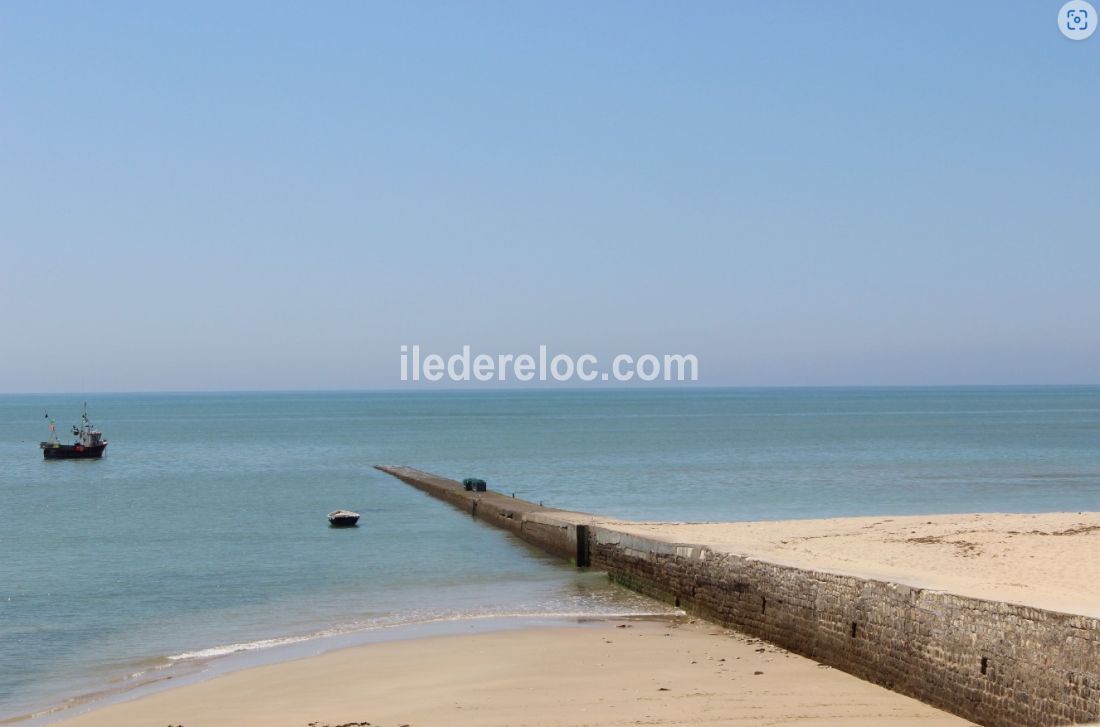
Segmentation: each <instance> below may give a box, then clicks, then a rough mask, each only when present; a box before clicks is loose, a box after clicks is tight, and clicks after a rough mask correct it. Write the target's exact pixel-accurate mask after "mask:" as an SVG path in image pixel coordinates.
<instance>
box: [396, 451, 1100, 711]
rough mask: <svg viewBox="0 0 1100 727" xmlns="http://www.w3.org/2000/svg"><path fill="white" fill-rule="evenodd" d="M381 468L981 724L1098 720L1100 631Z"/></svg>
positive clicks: (695, 608)
mask: <svg viewBox="0 0 1100 727" xmlns="http://www.w3.org/2000/svg"><path fill="white" fill-rule="evenodd" d="M378 469H381V470H382V471H384V472H388V473H389V474H392V475H394V476H395V477H398V478H400V479H401V480H403V481H405V482H407V483H409V484H410V485H413V486H414V487H417V488H419V489H421V490H424V491H425V492H428V493H429V494H431V495H433V496H435V497H438V498H440V499H443V500H445V501H447V502H450V503H451V504H452V505H454V506H455V507H457V508H459V509H461V510H464V511H466V512H468V513H470V514H471V515H473V516H474V517H477V518H478V519H479V520H482V521H484V522H486V523H489V524H491V525H495V526H497V527H501V528H504V529H506V530H509V531H510V532H512V533H515V534H516V535H517V536H518V537H520V538H522V539H524V540H526V541H527V542H529V543H532V544H533V545H536V546H539V547H541V548H543V549H545V550H547V551H549V552H551V553H554V554H557V555H560V556H562V557H565V558H571V559H573V560H574V561H575V562H577V563H579V564H582V565H583V564H585V563H590V564H591V566H592V567H594V568H598V569H600V570H604V571H607V573H608V574H609V576H610V577H611V578H612V579H613V580H615V581H616V582H618V583H621V584H622V585H624V586H627V587H628V588H631V589H633V590H635V591H638V592H640V593H644V594H646V595H649V596H651V597H653V598H656V599H659V600H662V601H665V602H667V603H671V604H675V605H677V606H679V607H680V608H682V609H684V610H685V611H687V612H688V613H690V614H693V615H696V616H698V617H700V618H704V619H706V620H708V621H713V622H714V623H717V624H721V625H723V626H726V627H729V628H734V629H737V630H738V631H742V632H744V633H747V634H751V635H753V636H757V637H759V638H762V639H764V640H766V641H769V642H771V643H774V644H777V645H779V646H782V647H784V648H786V649H789V650H790V651H793V652H795V653H798V654H802V655H805V656H807V657H810V658H812V659H815V660H817V661H819V662H821V663H823V664H828V665H830V666H833V667H836V668H838V669H842V670H844V671H846V672H849V673H851V674H854V675H855V676H858V677H860V678H863V679H866V680H867V681H870V682H873V683H875V684H880V685H882V686H885V687H888V688H890V689H893V690H895V691H898V692H900V693H902V694H907V695H909V696H912V697H914V698H916V699H919V700H921V701H923V702H926V703H928V704H931V705H933V706H936V707H939V708H941V709H944V710H947V711H949V712H952V713H954V714H957V715H959V716H961V717H964V718H966V719H969V720H972V721H974V722H977V723H979V724H983V725H991V726H992V725H995V726H997V727H1000V726H1002V725H1003V726H1005V727H1040V726H1046V725H1059V724H1069V723H1074V722H1092V721H1097V720H1100V621H1098V620H1097V619H1094V618H1088V617H1085V616H1075V615H1071V614H1064V613H1057V612H1053V611H1047V610H1043V609H1037V608H1029V607H1026V606H1019V605H1014V604H1010V603H1002V602H997V601H986V600H981V599H976V598H969V597H965V596H958V595H953V594H950V593H944V592H940V591H931V590H926V589H920V588H913V587H910V586H906V585H902V584H897V583H888V582H884V581H879V580H874V579H869V578H858V577H854V576H847V575H839V574H835V573H827V572H822V571H815V570H811V569H806V568H795V567H790V566H784V565H779V564H776V563H769V562H767V561H763V560H760V559H757V558H751V557H745V556H738V555H732V554H728V553H720V552H716V551H713V550H710V549H709V548H707V547H706V546H705V545H694V544H674V543H668V542H665V541H661V540H656V539H651V538H647V537H644V536H639V535H635V534H631V533H626V532H622V531H620V530H616V529H615V527H614V525H599V524H594V523H593V520H594V519H595V518H594V517H593V516H589V515H584V514H578V513H569V512H564V511H560V510H554V509H551V508H544V507H541V506H540V505H536V504H534V503H531V502H527V501H525V500H518V499H515V498H510V497H507V496H505V495H501V494H499V493H495V492H487V493H471V492H466V491H465V490H464V489H463V488H462V486H461V485H460V484H459V483H457V482H455V481H454V480H449V479H446V478H443V477H439V476H437V475H432V474H429V473H425V472H420V471H418V470H414V469H410V468H407V467H379V468H378ZM578 533H580V536H581V537H580V538H578Z"/></svg>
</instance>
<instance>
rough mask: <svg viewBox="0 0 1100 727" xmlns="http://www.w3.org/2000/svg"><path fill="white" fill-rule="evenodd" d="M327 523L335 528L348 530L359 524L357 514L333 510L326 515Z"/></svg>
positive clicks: (349, 511)
mask: <svg viewBox="0 0 1100 727" xmlns="http://www.w3.org/2000/svg"><path fill="white" fill-rule="evenodd" d="M328 522H329V524H330V525H332V526H333V527H336V528H350V527H351V526H352V525H355V524H356V523H358V522H359V513H357V512H352V511H351V510H333V511H332V512H330V513H329V514H328Z"/></svg>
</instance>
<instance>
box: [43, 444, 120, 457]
mask: <svg viewBox="0 0 1100 727" xmlns="http://www.w3.org/2000/svg"><path fill="white" fill-rule="evenodd" d="M41 446H42V458H43V459H99V458H100V457H102V456H103V453H104V451H105V450H106V449H107V443H106V442H104V443H102V444H96V445H93V446H90V447H83V446H81V445H78V444H49V443H46V442H43V443H42V445H41Z"/></svg>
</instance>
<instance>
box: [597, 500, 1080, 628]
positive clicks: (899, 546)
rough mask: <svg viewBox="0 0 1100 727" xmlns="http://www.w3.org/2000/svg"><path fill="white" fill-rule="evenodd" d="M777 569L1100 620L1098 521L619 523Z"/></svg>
mask: <svg viewBox="0 0 1100 727" xmlns="http://www.w3.org/2000/svg"><path fill="white" fill-rule="evenodd" d="M615 527H616V528H618V529H621V530H625V531H628V532H636V533H645V534H647V535H650V536H654V537H658V538H660V539H662V540H668V541H670V542H681V543H700V544H705V545H707V546H709V547H711V548H712V549H714V550H719V551H724V552H730V553H737V554H742V555H752V556H757V557H759V558H761V559H763V560H767V561H770V562H773V563H785V564H789V565H794V566H799V567H802V568H814V569H819V570H828V571H833V572H838V573H849V574H853V575H859V576H868V577H873V578H877V579H880V580H886V581H894V582H900V583H905V584H907V585H911V586H917V587H920V588H931V589H935V590H942V591H949V592H951V593H958V594H961V595H966V596H973V597H976V598H985V599H989V600H996V601H1010V602H1013V603H1020V604H1024V605H1028V606H1037V607H1039V608H1046V609H1050V610H1054V611H1064V612H1067V613H1074V614H1082V615H1087V616H1100V585H1098V584H1100V562H1098V561H1097V559H1096V554H1097V553H1100V513H1097V512H1084V513H1037V514H1004V513H977V514H964V515H918V516H909V517H893V516H886V517H858V518H836V519H828V520H786V521H771V522H741V523H677V524H670V523H620V522H616V524H615Z"/></svg>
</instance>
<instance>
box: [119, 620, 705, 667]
mask: <svg viewBox="0 0 1100 727" xmlns="http://www.w3.org/2000/svg"><path fill="white" fill-rule="evenodd" d="M683 614H684V611H681V610H679V609H670V610H667V611H614V612H613V611H538V612H532V611H515V612H497V613H475V614H470V613H465V614H448V615H441V616H434V617H430V618H421V619H416V620H403V621H393V622H382V623H374V624H371V625H369V626H363V625H354V626H347V627H344V628H332V629H325V630H323V631H316V632H313V633H309V634H300V635H297V636H283V637H279V638H270V639H258V640H256V641H243V642H240V643H235V644H223V645H220V646H211V647H210V648H207V649H198V650H196V651H185V652H183V653H181V654H173V655H171V656H169V657H167V658H168V659H169V661H170V662H173V663H174V662H180V661H191V660H205V659H215V658H217V657H220V656H228V655H230V654H237V653H241V652H245V651H258V650H260V649H271V648H274V647H278V646H289V645H291V644H300V643H302V642H305V641H312V640H314V639H323V638H326V637H331V636H347V635H350V634H356V633H364V632H370V631H382V630H386V629H396V628H402V627H410V626H426V625H430V624H439V623H453V622H459V621H489V620H493V619H601V620H602V619H616V618H648V617H658V616H670V615H671V616H677V615H683ZM165 666H167V665H165ZM156 668H158V669H159V668H163V667H156ZM140 674H141V672H139V673H138V674H135V675H134V676H138V675H140Z"/></svg>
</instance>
